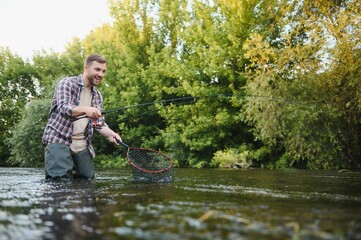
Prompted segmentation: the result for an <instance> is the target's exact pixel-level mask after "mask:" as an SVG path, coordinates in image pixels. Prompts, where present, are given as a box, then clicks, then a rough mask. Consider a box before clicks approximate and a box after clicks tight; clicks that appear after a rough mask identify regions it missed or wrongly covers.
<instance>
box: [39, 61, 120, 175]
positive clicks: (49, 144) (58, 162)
mask: <svg viewBox="0 0 361 240" xmlns="http://www.w3.org/2000/svg"><path fill="white" fill-rule="evenodd" d="M106 65H107V62H106V60H105V59H104V57H102V56H100V55H98V54H91V55H89V56H88V57H87V58H86V59H85V62H84V71H83V74H80V75H79V76H76V77H66V78H64V79H62V80H61V81H60V82H59V83H58V85H57V87H56V89H55V92H54V96H53V99H52V104H51V110H50V113H49V118H48V124H47V125H46V127H45V130H44V135H43V139H42V142H43V144H44V145H46V147H45V178H46V179H69V180H71V179H74V178H84V179H92V178H94V164H93V158H94V156H95V152H94V149H93V147H92V144H91V140H92V137H93V126H96V127H95V129H96V130H97V131H99V133H100V134H101V135H103V136H105V137H107V138H108V140H109V141H111V142H113V143H115V144H117V139H118V140H121V138H120V136H119V135H118V134H117V133H115V132H114V131H113V130H111V129H110V128H109V127H108V126H107V124H106V123H105V121H104V117H103V116H102V114H101V111H102V106H103V98H102V95H101V93H100V92H99V91H98V90H97V89H96V86H98V85H99V84H100V83H101V81H102V79H103V77H104V74H105V71H106ZM94 123H97V124H94Z"/></svg>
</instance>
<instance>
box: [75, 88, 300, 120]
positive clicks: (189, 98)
mask: <svg viewBox="0 0 361 240" xmlns="http://www.w3.org/2000/svg"><path fill="white" fill-rule="evenodd" d="M234 96H236V97H237V96H238V97H240V96H242V97H253V98H266V99H272V100H279V101H283V102H289V103H292V104H300V103H299V102H298V101H296V100H290V99H284V98H277V97H270V96H258V95H246V94H236V95H235V94H214V95H205V96H187V97H179V98H171V99H165V100H159V101H153V102H146V103H140V104H135V105H130V106H125V107H119V108H113V109H109V110H105V111H102V115H105V114H107V113H112V112H119V111H124V110H127V109H131V108H137V107H145V106H150V105H155V104H162V105H163V104H166V103H172V102H176V103H177V105H181V104H189V103H194V102H196V100H198V99H200V98H219V97H222V98H229V97H234ZM179 101H184V102H183V103H182V102H181V103H179ZM86 117H87V116H86V115H83V116H79V117H77V118H75V119H74V121H76V120H79V119H82V118H86Z"/></svg>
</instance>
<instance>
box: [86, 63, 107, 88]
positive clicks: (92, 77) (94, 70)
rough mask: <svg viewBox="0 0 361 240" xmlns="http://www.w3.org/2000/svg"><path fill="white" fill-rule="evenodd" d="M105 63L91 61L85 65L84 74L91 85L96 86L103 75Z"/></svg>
mask: <svg viewBox="0 0 361 240" xmlns="http://www.w3.org/2000/svg"><path fill="white" fill-rule="evenodd" d="M106 67H107V64H106V63H98V62H95V61H93V62H92V63H91V64H90V65H85V74H86V77H87V79H88V81H89V83H90V84H91V85H92V86H98V85H99V83H100V82H101V80H102V79H103V77H104V75H105V71H106Z"/></svg>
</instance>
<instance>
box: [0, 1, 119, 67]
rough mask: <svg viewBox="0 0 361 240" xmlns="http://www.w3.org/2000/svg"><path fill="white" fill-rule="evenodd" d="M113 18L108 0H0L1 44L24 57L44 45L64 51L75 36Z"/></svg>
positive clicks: (29, 56) (111, 20) (83, 34)
mask: <svg viewBox="0 0 361 240" xmlns="http://www.w3.org/2000/svg"><path fill="white" fill-rule="evenodd" d="M112 22H113V19H112V18H111V17H110V14H109V7H108V3H107V0H0V47H8V48H9V49H10V51H11V52H12V53H15V54H18V55H20V56H21V57H22V58H23V59H24V60H25V59H31V57H32V55H33V54H34V51H40V50H42V49H45V50H47V51H50V50H52V51H55V52H63V51H65V46H66V44H67V43H69V42H71V41H72V39H73V38H74V37H78V38H80V39H83V38H84V37H85V36H86V35H88V34H89V33H90V31H91V30H94V29H95V28H97V27H100V26H101V25H102V24H104V23H112Z"/></svg>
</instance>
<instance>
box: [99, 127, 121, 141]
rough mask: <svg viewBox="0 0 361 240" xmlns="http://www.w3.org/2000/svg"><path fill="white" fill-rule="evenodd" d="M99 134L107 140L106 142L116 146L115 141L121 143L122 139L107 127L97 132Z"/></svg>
mask: <svg viewBox="0 0 361 240" xmlns="http://www.w3.org/2000/svg"><path fill="white" fill-rule="evenodd" d="M99 133H100V134H101V135H103V136H104V137H106V138H108V140H109V141H110V142H112V143H115V144H117V145H118V142H117V140H120V141H122V138H121V137H120V136H119V135H118V134H117V133H116V132H114V131H113V130H111V129H110V128H109V127H108V126H104V127H102V128H101V129H100V130H99Z"/></svg>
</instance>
